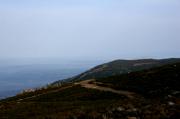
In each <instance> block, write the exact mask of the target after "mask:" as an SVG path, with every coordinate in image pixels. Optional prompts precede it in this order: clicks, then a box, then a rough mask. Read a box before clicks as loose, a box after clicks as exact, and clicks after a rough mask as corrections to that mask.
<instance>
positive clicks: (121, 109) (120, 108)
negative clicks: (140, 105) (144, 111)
mask: <svg viewBox="0 0 180 119" xmlns="http://www.w3.org/2000/svg"><path fill="white" fill-rule="evenodd" d="M124 110H125V109H124V108H123V107H118V108H117V111H119V112H122V111H124Z"/></svg>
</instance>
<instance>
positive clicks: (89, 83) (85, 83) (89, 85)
mask: <svg viewBox="0 0 180 119" xmlns="http://www.w3.org/2000/svg"><path fill="white" fill-rule="evenodd" d="M94 81H95V80H94V79H90V80H85V81H81V82H79V83H75V85H78V84H79V85H81V86H82V87H84V88H89V89H96V90H100V91H107V92H112V93H116V94H119V95H124V96H126V97H128V98H130V99H133V98H134V96H133V95H134V94H135V93H133V92H129V91H123V90H115V89H112V88H108V87H103V86H98V85H96V83H97V84H98V82H95V83H94Z"/></svg>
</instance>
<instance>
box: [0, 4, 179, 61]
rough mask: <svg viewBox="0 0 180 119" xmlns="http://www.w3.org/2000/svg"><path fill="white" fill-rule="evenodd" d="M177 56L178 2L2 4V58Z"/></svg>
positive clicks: (104, 58) (0, 26)
mask: <svg viewBox="0 0 180 119" xmlns="http://www.w3.org/2000/svg"><path fill="white" fill-rule="evenodd" d="M26 57H32V58H43V57H48V58H63V59H81V60H83V59H84V60H87V59H93V60H94V59H95V60H96V59H103V60H107V59H123V58H151V57H152V58H167V57H180V1H179V0H0V58H26Z"/></svg>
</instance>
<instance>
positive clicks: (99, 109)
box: [0, 63, 180, 119]
mask: <svg viewBox="0 0 180 119" xmlns="http://www.w3.org/2000/svg"><path fill="white" fill-rule="evenodd" d="M179 85H180V63H175V64H169V65H165V66H161V67H157V68H152V69H148V70H143V71H137V72H132V73H129V74H122V75H116V76H111V77H106V78H98V79H90V80H85V81H77V82H75V83H68V84H63V85H62V86H60V87H54V88H47V89H41V90H37V91H34V92H29V93H28V92H27V93H24V94H19V95H17V96H15V97H11V98H8V99H5V100H1V101H0V117H1V118H2V119H19V118H25V119H31V118H35V119H45V118H48V119H105V118H106V119H110V118H112V119H179V117H180V110H179V109H180V88H179Z"/></svg>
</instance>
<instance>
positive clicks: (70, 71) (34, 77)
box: [0, 60, 101, 99]
mask: <svg viewBox="0 0 180 119" xmlns="http://www.w3.org/2000/svg"><path fill="white" fill-rule="evenodd" d="M100 62H101V61H59V62H58V61H56V62H53V61H52V62H50V61H48V62H46V61H43V62H33V63H30V62H23V63H22V62H13V63H12V62H11V61H8V62H4V61H3V62H1V60H0V99H3V98H7V97H11V96H15V95H16V94H18V93H21V92H22V91H23V90H26V89H32V88H40V87H42V86H45V85H47V84H50V83H53V82H55V81H57V80H62V79H66V78H70V77H73V76H75V75H78V74H80V73H82V72H84V71H86V70H88V69H89V68H92V67H94V66H96V65H98V64H99V63H100Z"/></svg>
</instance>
